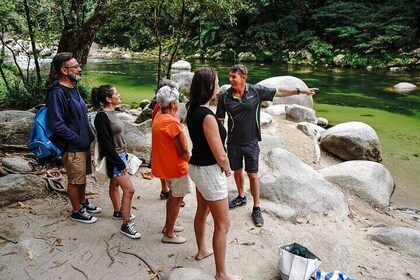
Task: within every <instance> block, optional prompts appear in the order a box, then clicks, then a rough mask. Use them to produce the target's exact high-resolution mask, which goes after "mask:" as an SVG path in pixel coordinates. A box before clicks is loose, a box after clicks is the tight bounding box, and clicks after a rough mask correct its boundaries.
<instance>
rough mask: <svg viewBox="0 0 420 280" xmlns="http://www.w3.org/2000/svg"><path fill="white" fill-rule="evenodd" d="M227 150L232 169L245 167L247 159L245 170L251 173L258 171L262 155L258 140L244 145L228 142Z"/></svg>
mask: <svg viewBox="0 0 420 280" xmlns="http://www.w3.org/2000/svg"><path fill="white" fill-rule="evenodd" d="M227 150H228V158H229V163H230V168H231V169H232V170H238V169H241V168H242V167H243V160H244V159H245V171H246V172H249V173H257V172H258V163H259V157H260V146H258V142H251V143H248V144H243V145H237V144H228V145H227Z"/></svg>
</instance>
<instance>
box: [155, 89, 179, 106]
mask: <svg viewBox="0 0 420 280" xmlns="http://www.w3.org/2000/svg"><path fill="white" fill-rule="evenodd" d="M178 98H179V92H178V90H177V89H176V88H175V87H170V86H163V87H161V88H160V89H159V90H158V92H157V93H156V100H157V102H158V103H159V106H160V108H161V109H167V108H169V105H170V104H171V102H174V101H178Z"/></svg>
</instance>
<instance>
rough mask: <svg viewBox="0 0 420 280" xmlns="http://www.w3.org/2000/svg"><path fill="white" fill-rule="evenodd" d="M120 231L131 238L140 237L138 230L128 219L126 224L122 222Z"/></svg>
mask: <svg viewBox="0 0 420 280" xmlns="http://www.w3.org/2000/svg"><path fill="white" fill-rule="evenodd" d="M120 232H121V233H122V234H124V235H126V236H128V237H130V238H132V239H137V238H140V237H141V234H140V232H138V231H137V230H136V229H135V228H134V223H133V222H131V221H128V222H127V223H126V224H122V226H121V229H120Z"/></svg>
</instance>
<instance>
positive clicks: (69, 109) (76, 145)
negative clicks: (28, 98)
mask: <svg viewBox="0 0 420 280" xmlns="http://www.w3.org/2000/svg"><path fill="white" fill-rule="evenodd" d="M63 88H64V86H63V85H60V84H59V83H58V81H55V82H54V83H53V85H52V86H51V87H50V91H49V93H48V97H47V108H48V110H47V114H48V122H49V126H50V129H51V130H52V132H53V133H54V137H55V138H56V139H57V141H58V142H59V143H60V146H62V150H63V151H64V152H81V151H88V150H89V147H90V143H92V141H93V139H94V136H93V133H92V131H91V130H90V127H89V121H88V115H87V110H86V104H85V102H84V100H83V98H82V97H81V96H80V94H79V91H78V90H77V89H76V88H67V90H68V92H69V93H70V98H71V101H70V102H69V101H68V100H67V97H66V94H65V93H64V89H63Z"/></svg>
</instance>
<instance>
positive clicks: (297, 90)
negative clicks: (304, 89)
mask: <svg viewBox="0 0 420 280" xmlns="http://www.w3.org/2000/svg"><path fill="white" fill-rule="evenodd" d="M299 94H300V88H298V87H297V88H296V95H299Z"/></svg>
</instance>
